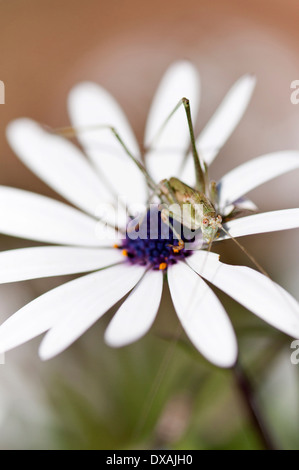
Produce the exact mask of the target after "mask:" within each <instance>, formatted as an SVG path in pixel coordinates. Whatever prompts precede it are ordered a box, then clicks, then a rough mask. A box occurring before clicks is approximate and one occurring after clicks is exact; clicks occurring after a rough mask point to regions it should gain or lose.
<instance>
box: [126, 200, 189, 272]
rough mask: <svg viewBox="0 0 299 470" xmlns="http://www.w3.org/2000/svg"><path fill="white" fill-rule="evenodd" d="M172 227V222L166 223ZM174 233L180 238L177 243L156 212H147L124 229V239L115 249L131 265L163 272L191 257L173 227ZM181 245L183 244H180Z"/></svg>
mask: <svg viewBox="0 0 299 470" xmlns="http://www.w3.org/2000/svg"><path fill="white" fill-rule="evenodd" d="M170 222H171V223H173V221H172V220H170ZM174 226H175V231H176V232H177V233H179V234H180V237H181V241H180V240H179V239H178V237H177V236H176V235H175V234H174V233H173V231H172V229H171V228H170V227H169V226H168V225H167V224H165V223H164V222H163V221H162V220H161V212H160V211H159V210H158V209H155V210H153V209H151V210H149V211H148V212H147V213H146V214H145V215H144V216H143V218H142V217H141V219H140V218H139V221H138V220H137V221H136V219H135V220H130V221H129V223H128V226H127V231H126V237H125V238H124V239H123V240H122V243H121V245H119V246H118V248H119V249H121V250H123V254H124V255H125V256H126V257H127V260H128V262H129V263H131V264H138V265H142V266H150V267H151V268H152V269H155V270H158V269H160V270H165V269H167V266H169V265H172V264H175V263H176V262H177V261H179V260H183V259H185V258H186V257H188V256H190V255H191V254H192V251H191V250H190V249H186V247H185V242H190V238H188V240H187V239H186V238H185V237H184V233H181V232H183V231H182V230H178V228H179V229H180V227H178V223H175V224H174ZM182 241H183V242H184V244H182Z"/></svg>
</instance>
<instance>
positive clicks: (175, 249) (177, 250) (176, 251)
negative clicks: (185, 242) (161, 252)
mask: <svg viewBox="0 0 299 470" xmlns="http://www.w3.org/2000/svg"><path fill="white" fill-rule="evenodd" d="M172 251H173V252H174V253H179V252H180V250H179V249H178V248H172Z"/></svg>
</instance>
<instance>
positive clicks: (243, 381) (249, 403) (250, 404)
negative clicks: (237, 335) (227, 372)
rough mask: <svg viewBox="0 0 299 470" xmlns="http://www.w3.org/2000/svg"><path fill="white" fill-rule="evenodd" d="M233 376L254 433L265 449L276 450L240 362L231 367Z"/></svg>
mask: <svg viewBox="0 0 299 470" xmlns="http://www.w3.org/2000/svg"><path fill="white" fill-rule="evenodd" d="M232 370H233V373H234V377H235V380H236V383H237V386H238V389H239V391H240V394H241V395H242V397H243V400H244V404H245V405H246V407H247V410H248V413H249V417H250V419H251V422H252V424H253V426H254V429H255V430H256V433H257V435H258V437H259V439H260V441H261V443H262V445H263V447H264V448H265V449H266V450H276V446H275V444H274V442H273V439H272V436H271V433H270V432H269V430H268V426H267V424H266V423H265V421H264V418H263V416H262V414H261V411H260V409H259V406H258V404H257V401H256V399H255V396H254V392H253V387H252V384H251V381H250V379H249V377H248V375H247V374H246V373H245V372H244V370H243V368H242V366H241V365H240V362H237V364H236V365H235V367H234V368H233V369H232Z"/></svg>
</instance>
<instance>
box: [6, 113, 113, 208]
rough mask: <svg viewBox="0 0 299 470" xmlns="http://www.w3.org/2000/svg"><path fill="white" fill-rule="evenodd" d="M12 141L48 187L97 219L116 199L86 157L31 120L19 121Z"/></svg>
mask: <svg viewBox="0 0 299 470" xmlns="http://www.w3.org/2000/svg"><path fill="white" fill-rule="evenodd" d="M7 137H8V141H9V143H10V145H11V147H12V148H13V150H14V151H15V152H16V154H17V155H18V156H19V157H20V159H21V160H22V161H23V162H24V163H25V164H26V165H27V166H28V167H29V168H30V169H31V170H32V171H33V172H34V173H35V174H36V175H37V176H38V177H40V178H41V179H42V180H43V181H45V183H47V184H48V185H49V186H51V187H52V188H53V189H54V190H55V191H56V192H57V193H59V194H61V195H62V196H63V197H64V198H65V199H67V200H68V201H70V202H71V203H72V204H74V205H75V206H77V207H79V208H80V209H82V210H84V211H86V212H88V213H89V214H91V215H92V216H94V217H95V216H96V215H97V214H98V212H99V207H100V206H101V205H102V204H103V203H104V202H112V201H113V199H112V195H111V194H110V193H109V192H108V190H107V189H106V188H105V187H104V186H103V183H102V182H101V180H100V179H99V177H98V176H97V174H96V172H95V170H94V169H93V168H92V167H91V166H90V164H89V163H88V161H87V160H86V159H85V158H84V156H83V155H82V153H81V152H80V151H79V149H77V147H75V145H73V144H72V143H71V142H69V141H68V140H67V139H64V138H62V137H60V136H58V135H55V134H54V133H53V134H51V133H49V132H46V131H45V130H44V129H42V127H41V126H39V125H38V124H37V123H36V122H34V121H32V120H30V119H25V118H24V119H17V120H16V121H13V122H12V123H11V124H10V125H9V126H8V128H7Z"/></svg>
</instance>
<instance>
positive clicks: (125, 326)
mask: <svg viewBox="0 0 299 470" xmlns="http://www.w3.org/2000/svg"><path fill="white" fill-rule="evenodd" d="M162 287H163V274H162V272H161V271H148V272H147V273H146V275H145V276H144V278H142V279H141V281H140V282H139V284H138V285H137V286H136V287H135V289H134V290H133V291H132V292H131V294H130V295H129V297H128V298H127V299H126V300H125V301H124V303H123V304H122V306H121V307H120V308H119V309H118V311H117V312H116V314H115V315H114V317H113V319H112V321H111V322H110V324H109V326H108V328H107V330H106V333H105V340H106V343H107V344H108V345H109V346H112V347H120V346H125V345H126V344H129V343H132V342H133V341H136V340H137V339H139V338H141V337H142V336H143V335H145V333H147V331H148V330H149V329H150V327H151V326H152V324H153V322H154V320H155V317H156V314H157V311H158V308H159V304H160V300H161V295H162Z"/></svg>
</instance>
